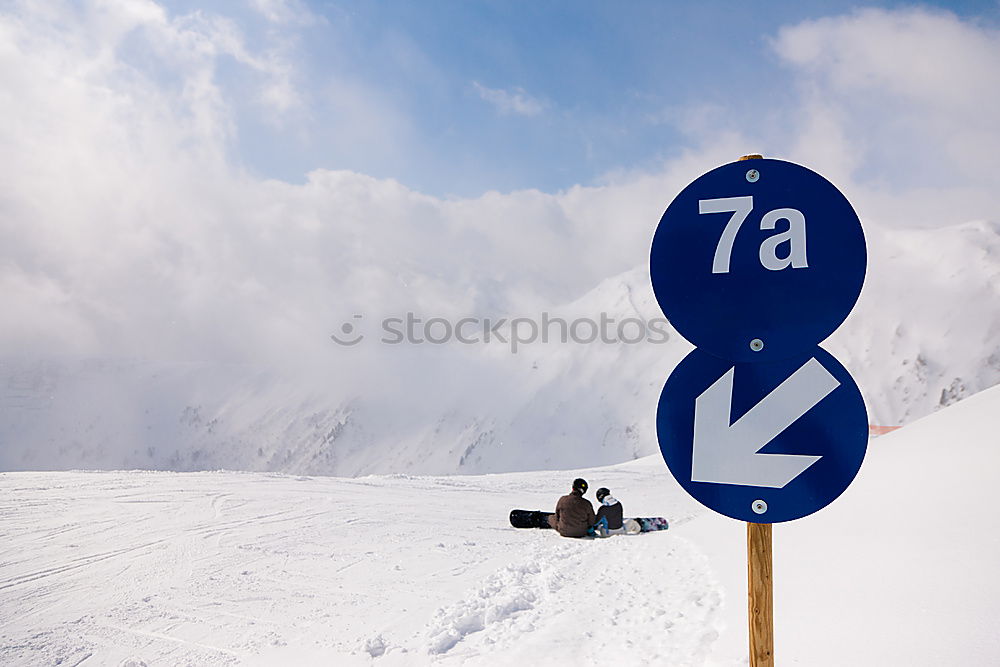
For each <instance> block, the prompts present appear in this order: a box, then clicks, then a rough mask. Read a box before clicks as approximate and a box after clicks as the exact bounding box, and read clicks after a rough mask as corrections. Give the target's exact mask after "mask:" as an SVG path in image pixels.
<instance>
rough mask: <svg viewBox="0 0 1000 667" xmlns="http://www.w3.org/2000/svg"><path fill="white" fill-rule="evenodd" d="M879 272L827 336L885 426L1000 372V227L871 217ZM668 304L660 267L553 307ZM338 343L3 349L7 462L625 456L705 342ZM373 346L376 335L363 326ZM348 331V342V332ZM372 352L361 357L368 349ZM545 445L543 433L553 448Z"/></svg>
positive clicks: (522, 463)
mask: <svg viewBox="0 0 1000 667" xmlns="http://www.w3.org/2000/svg"><path fill="white" fill-rule="evenodd" d="M868 237H869V246H870V260H869V267H870V268H869V277H868V281H867V283H866V286H865V289H864V291H863V293H862V296H861V299H860V300H859V303H858V305H857V307H856V308H855V311H854V312H853V313H852V315H851V316H850V317H849V318H848V320H847V322H845V324H844V325H843V326H842V327H841V329H839V330H838V331H837V332H836V333H835V334H834V335H833V337H832V338H831V339H830V340H829V341H828V342H827V343H825V344H824V346H825V347H827V349H829V350H830V351H831V352H832V353H833V354H834V355H835V356H837V357H838V358H839V359H840V360H841V361H842V362H843V363H844V364H845V365H846V366H847V367H848V369H849V370H850V371H851V373H852V374H853V375H854V377H855V379H856V380H857V381H858V384H859V385H860V387H861V389H862V392H863V394H864V395H865V398H866V401H867V403H868V409H869V417H870V422H871V423H874V424H879V425H886V426H893V425H898V424H905V423H908V422H910V421H912V420H913V419H914V418H917V417H920V416H922V415H926V414H929V413H930V412H933V411H935V410H937V409H940V408H941V407H944V406H947V405H950V404H952V403H954V402H956V401H958V400H961V399H962V398H965V397H967V396H970V395H972V394H974V393H976V392H979V391H981V390H983V389H985V388H987V387H990V386H993V385H995V384H997V383H998V382H1000V313H998V312H997V311H996V309H991V308H990V307H989V304H994V303H997V302H998V299H1000V227H998V225H996V224H986V223H969V224H965V225H959V226H955V227H950V228H940V229H932V230H920V231H916V230H910V231H894V232H892V233H888V232H884V231H882V230H881V229H880V228H879V227H878V226H874V225H873V226H870V229H869V230H868ZM602 312H603V313H606V314H607V315H608V317H611V318H614V319H615V321H619V322H620V321H622V320H624V319H626V318H639V319H642V320H645V321H649V320H650V319H651V318H655V317H659V316H661V313H660V311H659V307H658V306H657V304H656V302H655V300H654V298H653V295H652V291H651V289H650V286H649V277H648V271H646V269H645V268H644V267H637V268H636V269H633V270H632V271H629V272H627V273H625V274H622V275H620V276H616V277H614V278H609V279H607V280H605V281H603V282H602V283H601V284H600V285H598V286H597V287H595V288H594V289H593V290H591V291H590V292H589V293H587V294H586V295H584V296H583V297H581V298H580V299H578V300H576V301H574V302H572V303H569V304H565V305H563V306H560V307H558V308H553V309H552V311H551V315H552V316H553V317H561V318H563V319H565V320H568V321H573V320H574V319H576V318H585V317H589V318H597V317H598V316H599V314H600V313H602ZM669 336H670V337H669V340H668V341H667V342H666V343H663V344H653V343H648V342H643V343H638V344H611V345H608V344H604V343H601V342H595V343H592V344H589V345H582V344H577V343H572V342H570V343H565V344H563V343H558V342H552V341H550V342H549V343H545V344H543V343H536V344H534V345H526V346H524V347H523V348H521V349H520V350H519V351H518V353H517V354H512V353H511V352H510V349H509V346H507V345H502V344H497V345H492V344H491V345H476V346H467V345H458V344H450V345H443V346H427V345H424V346H409V347H407V346H395V347H392V346H384V345H383V346H380V345H379V343H377V342H373V345H372V346H370V347H368V348H367V349H365V350H355V349H343V348H337V347H336V346H332V347H331V349H330V350H329V353H330V357H329V358H328V359H327V360H326V362H329V363H332V364H334V365H333V366H332V368H333V369H336V370H335V371H334V370H330V371H327V370H326V368H325V366H324V365H323V364H322V363H321V364H319V366H320V368H321V369H322V373H321V374H320V377H319V378H318V379H317V378H316V377H312V376H311V375H310V374H295V373H290V372H289V371H288V370H287V369H286V370H285V371H279V370H274V369H266V368H257V367H254V366H250V365H236V364H230V365H225V364H217V363H185V364H177V363H167V362H153V361H145V362H143V361H127V360H85V361H57V360H43V361H36V362H28V361H8V362H5V363H2V364H0V388H2V389H3V393H2V395H0V407H2V410H3V413H4V416H5V419H4V420H3V421H2V423H0V442H3V444H4V446H3V448H2V450H0V469H5V470H31V469H69V468H88V469H92V468H97V469H108V468H141V469H165V470H206V469H219V468H227V469H242V470H271V471H284V472H290V473H301V474H336V475H348V476H350V475H364V474H371V473H386V472H394V471H399V472H402V471H406V472H411V473H421V474H437V473H445V474H453V473H479V472H501V471H514V470H530V469H544V468H562V467H567V466H593V465H608V464H612V463H615V462H620V461H624V460H629V459H634V458H637V457H641V456H646V455H649V454H652V453H655V452H656V451H657V445H656V442H655V429H654V424H653V419H654V414H655V406H656V401H657V399H658V396H659V392H660V389H661V387H662V385H663V382H664V381H665V379H666V377H667V376H668V375H669V373H670V370H671V369H672V368H673V366H674V365H675V364H676V363H677V362H678V361H679V360H680V359H681V358H682V357H683V356H684V355H685V354H686V353H687V352H688V350H689V349H690V345H689V344H688V343H687V342H686V341H684V340H683V339H681V338H680V337H679V336H678V335H677V334H676V333H674V332H673V330H672V329H670V330H669ZM366 344H367V341H366ZM331 345H332V344H331ZM355 353H357V354H355ZM542 445H544V446H542Z"/></svg>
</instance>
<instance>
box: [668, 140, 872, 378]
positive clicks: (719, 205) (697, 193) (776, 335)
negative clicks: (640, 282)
mask: <svg viewBox="0 0 1000 667" xmlns="http://www.w3.org/2000/svg"><path fill="white" fill-rule="evenodd" d="M866 263H867V252H866V249H865V237H864V233H863V232H862V230H861V222H860V221H859V220H858V216H857V214H856V213H855V212H854V209H853V208H852V207H851V204H850V203H849V202H848V201H847V199H846V198H845V197H844V195H843V194H841V193H840V191H839V190H838V189H837V188H836V187H835V186H834V185H833V184H831V183H830V182H829V181H827V180H826V179H825V178H823V177H822V176H820V175H819V174H817V173H815V172H813V171H810V170H809V169H806V168H805V167H802V166H799V165H797V164H793V163H791V162H784V161H782V160H764V159H761V160H746V161H740V162H733V163H731V164H727V165H723V166H721V167H719V168H717V169H713V170H712V171H710V172H708V173H706V174H704V175H702V176H700V177H699V178H697V179H696V180H695V181H694V182H692V183H691V184H690V185H688V186H687V187H686V188H684V190H682V191H681V193H680V194H679V195H677V197H676V198H675V199H674V200H673V202H671V204H670V206H669V207H667V210H666V212H665V213H664V214H663V217H662V218H661V220H660V224H659V225H658V227H657V229H656V234H655V235H654V237H653V245H652V250H651V252H650V276H651V278H652V282H653V291H654V292H655V294H656V299H657V301H658V302H659V304H660V307H661V308H662V309H663V312H664V314H665V315H666V316H667V318H668V319H669V320H670V323H671V324H672V325H673V326H674V327H675V328H676V329H677V331H678V332H679V333H680V334H681V335H682V336H684V337H685V338H687V339H688V340H689V341H691V342H692V343H693V344H694V345H696V346H698V347H699V348H702V349H704V350H706V351H708V352H711V353H712V354H715V355H717V356H720V357H722V358H724V359H732V360H733V361H774V360H777V359H782V358H789V357H794V356H798V355H801V354H802V353H804V352H805V351H807V350H809V349H811V348H812V347H813V346H815V345H818V344H819V343H820V342H822V341H823V340H824V339H826V337H827V336H829V335H830V334H831V333H832V332H833V330H834V329H836V328H837V327H838V326H840V324H841V322H843V321H844V318H846V317H847V315H848V313H850V312H851V309H852V308H853V307H854V303H855V302H856V301H857V298H858V295H859V294H860V292H861V285H862V283H863V282H864V278H865V266H866Z"/></svg>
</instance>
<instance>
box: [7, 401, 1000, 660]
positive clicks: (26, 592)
mask: <svg viewBox="0 0 1000 667" xmlns="http://www.w3.org/2000/svg"><path fill="white" fill-rule="evenodd" d="M998 414H1000V388H995V389H991V390H987V391H985V392H982V393H980V394H978V395H976V396H974V397H972V398H970V399H968V400H965V401H963V402H961V403H959V404H957V405H955V406H952V407H949V408H947V409H945V410H942V411H940V412H938V413H936V414H934V415H932V416H930V417H927V418H925V419H923V420H920V421H918V422H916V423H914V424H912V425H910V426H907V427H906V428H903V429H901V430H899V431H896V432H894V433H892V434H890V435H887V436H884V437H881V438H878V439H876V440H873V441H872V442H871V446H870V450H869V455H868V458H867V459H866V462H865V464H864V465H863V466H862V469H861V473H860V475H859V476H858V478H857V480H856V481H855V483H854V484H853V485H852V486H851V487H850V488H849V489H848V491H847V492H846V493H845V494H844V495H843V496H842V497H841V498H840V499H839V500H837V501H836V502H835V503H834V504H833V505H831V506H830V507H828V508H827V509H825V510H822V511H820V512H819V513H817V514H815V515H813V516H811V517H807V518H805V519H802V520H800V521H797V522H794V523H790V524H779V525H777V526H775V531H774V540H775V545H774V548H775V555H774V558H775V576H774V579H775V608H776V612H775V614H776V657H777V661H778V663H779V664H792V665H810V666H822V665H838V666H841V665H847V664H849V665H878V666H885V665H908V666H911V665H935V666H937V665H963V666H976V665H995V664H998V663H1000V633H997V632H996V627H997V625H998V623H1000V577H998V576H997V564H998V563H1000V531H998V530H997V529H998V527H1000V526H998V518H997V516H998V514H997V511H996V507H997V503H998V501H1000V488H998V485H997V484H996V470H997V467H998V463H1000V450H998V448H997V447H996V437H995V429H996V426H995V424H996V419H997V417H996V416H997V415H998ZM579 474H583V475H585V476H586V477H588V478H589V479H590V481H591V484H592V486H595V485H597V484H600V485H606V486H608V487H610V488H611V489H612V491H613V492H614V493H615V495H616V497H618V498H620V499H621V500H622V502H623V504H624V506H625V509H626V514H629V515H642V516H651V515H665V516H667V517H668V518H669V519H670V520H671V522H672V527H671V529H670V530H669V531H666V532H663V533H652V534H645V535H639V536H617V537H612V538H608V539H606V540H569V539H564V538H560V537H558V536H557V535H556V534H554V533H553V532H551V531H539V530H516V529H513V528H511V527H510V526H509V525H508V523H507V512H508V510H509V509H510V508H511V507H523V508H547V507H550V506H552V505H553V504H554V501H555V499H556V497H557V496H558V495H560V494H561V493H563V492H564V487H565V486H567V484H568V482H569V481H570V480H571V479H572V478H573V477H575V476H576V475H579ZM0 490H2V491H0V499H2V500H0V502H2V506H0V507H2V517H3V521H2V523H0V628H2V629H0V663H3V664H5V665H6V664H11V665H38V664H62V665H75V664H80V663H81V662H84V661H85V663H84V664H86V665H90V664H108V665H132V666H136V665H143V664H145V665H154V664H199V665H204V664H239V663H242V664H267V665H277V664H338V665H351V664H357V665H385V666H387V667H388V666H392V665H414V664H415V665H421V664H442V665H452V664H469V665H477V664H483V665H501V664H503V665H506V664H518V662H520V663H521V664H552V665H562V664H573V665H598V664H600V665H607V664H615V665H739V664H746V650H745V642H746V620H745V609H744V607H745V590H746V588H745V567H746V565H745V528H744V526H743V525H742V524H741V523H738V522H735V521H731V520H729V519H725V518H723V517H720V516H718V515H716V514H714V513H711V512H709V511H708V510H705V509H704V508H702V507H701V506H699V505H697V504H695V503H694V501H692V500H691V499H690V498H688V497H687V496H686V494H684V492H683V491H682V490H681V489H680V488H679V487H678V486H677V485H676V484H675V483H674V482H673V481H672V478H671V477H670V475H669V474H668V473H667V472H666V469H665V466H664V465H663V463H662V461H660V460H659V459H658V458H657V457H648V458H644V459H640V460H637V461H632V462H628V463H624V464H619V465H615V466H611V467H606V468H600V469H589V470H572V471H565V472H522V473H506V474H489V475H482V476H461V477H459V476H456V477H419V476H410V475H399V474H396V475H388V476H369V477H361V478H353V479H344V478H322V477H301V476H289V475H284V474H274V473H235V472H196V473H169V472H12V473H4V474H2V475H0Z"/></svg>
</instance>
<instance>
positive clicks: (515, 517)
mask: <svg viewBox="0 0 1000 667" xmlns="http://www.w3.org/2000/svg"><path fill="white" fill-rule="evenodd" d="M552 515H553V512H542V511H539V510H511V511H510V525H512V526H514V527H515V528H551V527H552V526H550V525H549V517H550V516H552ZM630 521H633V522H635V523H634V524H632V526H633V529H632V530H631V531H630V530H629V526H630V524H629V522H630ZM624 524H625V532H626V533H629V532H632V533H649V532H652V531H654V530H666V529H667V528H669V524H668V523H667V520H666V519H664V518H663V517H662V516H654V517H637V518H634V519H625V521H624ZM635 526H638V528H639V530H635Z"/></svg>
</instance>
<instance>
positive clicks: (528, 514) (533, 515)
mask: <svg viewBox="0 0 1000 667" xmlns="http://www.w3.org/2000/svg"><path fill="white" fill-rule="evenodd" d="M553 514H554V512H541V511H539V510H511V511H510V525H512V526H514V527H515V528H551V527H552V526H550V525H549V517H550V516H552V515H553Z"/></svg>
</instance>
